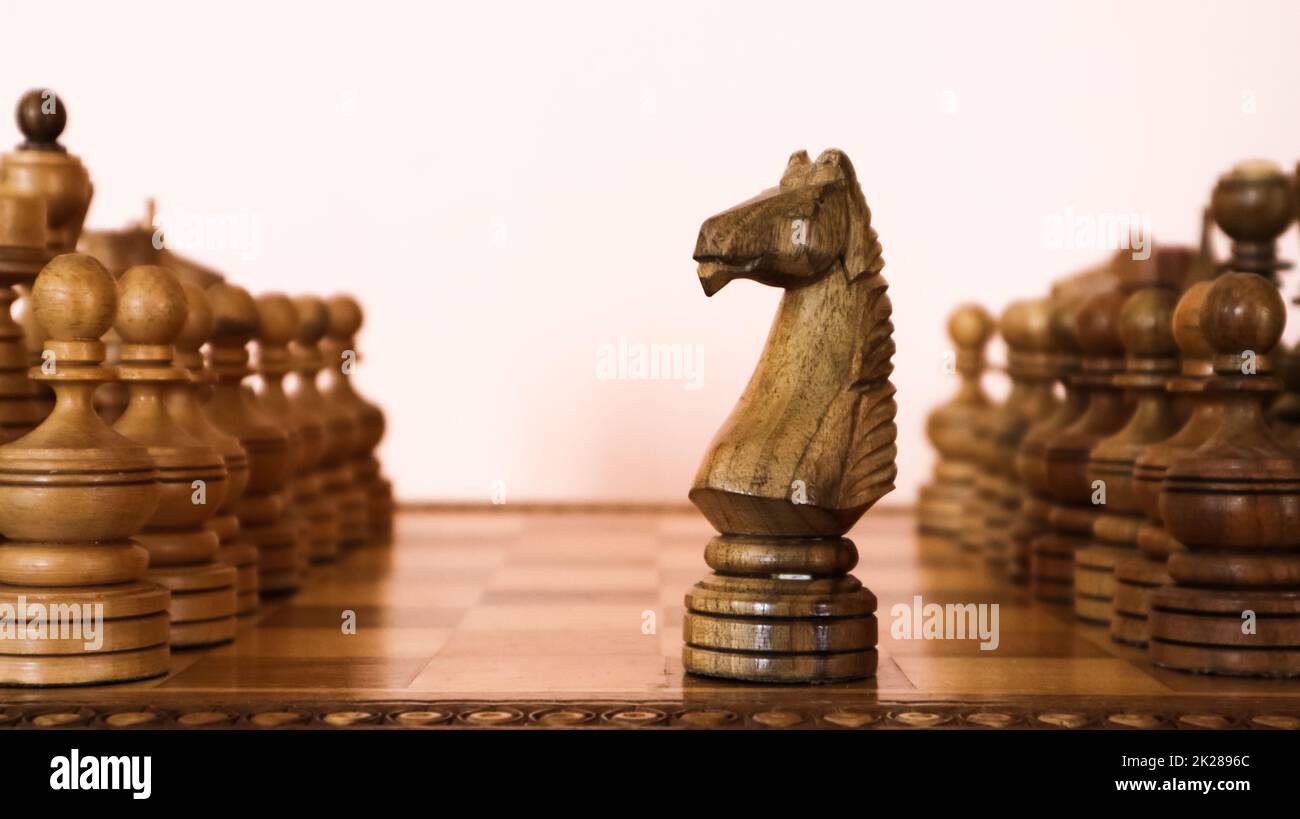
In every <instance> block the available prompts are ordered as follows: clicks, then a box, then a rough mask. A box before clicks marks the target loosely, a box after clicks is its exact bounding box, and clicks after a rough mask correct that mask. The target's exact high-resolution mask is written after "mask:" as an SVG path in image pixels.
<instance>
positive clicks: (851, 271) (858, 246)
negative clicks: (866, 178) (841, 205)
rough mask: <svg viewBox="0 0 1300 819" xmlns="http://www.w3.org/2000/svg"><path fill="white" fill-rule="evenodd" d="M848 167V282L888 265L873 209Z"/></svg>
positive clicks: (845, 271)
mask: <svg viewBox="0 0 1300 819" xmlns="http://www.w3.org/2000/svg"><path fill="white" fill-rule="evenodd" d="M852 172H853V169H852V167H851V166H850V168H849V174H850V175H849V177H848V180H847V181H848V185H849V191H848V196H849V235H848V239H847V241H846V242H845V243H844V273H845V275H846V276H848V278H849V281H850V282H853V281H857V280H858V279H859V278H861V277H863V276H871V275H875V274H876V273H879V272H880V271H881V270H882V269H883V268H884V266H885V259H884V257H883V256H882V255H881V248H880V237H879V235H878V234H877V233H876V229H875V228H873V227H872V226H871V208H869V207H867V200H866V197H864V196H863V195H862V188H860V187H858V180H857V179H856V178H855V177H854V176H853V175H852Z"/></svg>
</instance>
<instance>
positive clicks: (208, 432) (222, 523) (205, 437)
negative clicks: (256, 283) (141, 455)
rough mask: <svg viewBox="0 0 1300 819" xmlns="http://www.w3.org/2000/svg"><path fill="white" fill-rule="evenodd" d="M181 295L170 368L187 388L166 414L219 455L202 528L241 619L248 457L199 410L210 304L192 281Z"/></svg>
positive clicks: (206, 386) (245, 591)
mask: <svg viewBox="0 0 1300 819" xmlns="http://www.w3.org/2000/svg"><path fill="white" fill-rule="evenodd" d="M181 288H182V289H183V290H184V291H185V303H186V306H187V308H188V309H187V310H186V312H185V324H184V326H182V327H181V331H180V335H179V336H177V338H176V353H175V356H176V357H175V362H176V366H178V367H183V368H184V369H185V370H186V371H187V372H188V373H189V374H190V381H189V383H188V384H187V385H186V386H187V389H184V390H176V391H173V392H171V393H169V394H168V396H167V412H168V414H169V415H171V417H172V420H174V421H175V422H176V425H177V426H179V427H180V428H181V429H182V430H184V431H185V432H186V433H188V434H189V435H190V436H191V437H193V438H196V439H198V440H200V441H202V442H204V443H205V444H207V445H208V446H209V447H211V449H212V450H213V451H214V452H216V453H217V454H219V455H220V456H221V462H222V464H223V465H224V466H225V469H226V492H225V497H224V498H222V499H221V502H220V503H217V504H216V511H215V513H214V515H213V516H212V517H211V518H210V519H209V520H208V521H207V527H208V529H209V530H210V531H211V532H212V533H213V534H215V535H216V536H217V541H218V544H219V546H218V549H217V554H216V557H217V560H219V561H220V562H221V563H223V564H225V565H227V566H230V567H231V568H233V569H234V570H235V614H236V615H237V616H240V617H247V616H250V615H252V614H254V613H256V612H257V598H258V586H259V584H258V576H257V547H255V546H253V545H252V544H251V543H248V542H247V541H245V540H243V539H242V538H241V537H240V531H239V517H238V515H237V514H236V512H237V509H238V508H239V501H240V499H241V498H243V496H244V490H245V489H246V488H247V486H248V454H247V453H245V452H244V448H243V446H241V445H240V443H239V439H238V438H236V437H234V436H233V435H230V434H228V433H226V432H223V431H222V430H220V429H218V428H217V427H216V425H215V424H213V423H212V421H211V420H209V419H208V411H207V408H206V407H205V406H204V404H205V402H206V401H207V400H208V397H209V396H210V394H211V393H212V382H213V381H214V376H213V374H212V372H211V371H210V370H209V369H208V368H207V367H206V366H205V365H204V361H203V354H202V353H201V352H200V349H201V348H202V347H203V345H204V344H206V343H207V341H208V339H209V338H211V337H212V330H213V317H212V306H211V305H210V304H209V303H208V294H207V293H206V292H204V290H203V288H201V287H199V286H198V285H197V284H194V283H193V282H182V283H181Z"/></svg>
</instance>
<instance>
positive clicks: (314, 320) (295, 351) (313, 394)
mask: <svg viewBox="0 0 1300 819" xmlns="http://www.w3.org/2000/svg"><path fill="white" fill-rule="evenodd" d="M293 307H294V311H295V312H296V313H297V315H298V334H297V336H296V337H295V338H294V339H293V341H292V342H291V343H290V345H289V364H290V373H289V391H288V400H289V403H290V404H291V405H292V407H293V411H294V413H295V415H296V417H297V418H298V419H299V424H300V426H299V433H300V434H301V435H302V438H303V451H304V462H303V469H302V470H300V475H299V480H301V481H302V484H301V486H300V487H299V489H300V492H301V493H303V495H302V496H300V499H301V501H302V503H303V514H304V515H305V516H306V519H307V557H308V559H309V560H310V561H311V562H312V563H332V562H334V561H335V560H337V559H338V554H339V516H338V510H337V509H336V508H335V504H334V502H333V500H334V497H335V495H334V492H335V491H336V490H335V484H336V483H338V474H337V473H338V470H337V468H336V467H334V466H332V465H333V464H336V463H341V462H342V460H343V457H344V456H345V455H346V454H347V453H348V451H349V446H350V441H351V438H350V437H349V438H343V439H339V438H338V437H337V436H333V435H330V434H329V430H330V427H329V421H330V418H329V416H328V415H327V414H326V411H325V408H324V407H325V399H324V397H323V396H322V395H321V394H320V391H319V390H318V389H317V387H316V377H317V375H318V374H319V373H320V371H321V369H322V368H323V367H324V366H325V363H324V357H323V356H322V355H321V352H320V340H321V339H322V338H324V337H325V331H326V329H328V327H329V310H328V309H327V308H326V307H325V302H323V301H321V300H320V299H318V298H316V297H315V296H302V297H300V298H297V299H295V300H294V301H293ZM346 484H347V481H346V476H344V480H343V481H342V486H343V490H342V491H346Z"/></svg>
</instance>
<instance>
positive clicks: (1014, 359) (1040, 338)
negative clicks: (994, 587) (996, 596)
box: [977, 299, 1057, 576]
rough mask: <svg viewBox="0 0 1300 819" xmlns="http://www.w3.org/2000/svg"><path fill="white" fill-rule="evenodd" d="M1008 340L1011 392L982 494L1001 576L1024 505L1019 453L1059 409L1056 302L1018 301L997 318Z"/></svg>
mask: <svg viewBox="0 0 1300 819" xmlns="http://www.w3.org/2000/svg"><path fill="white" fill-rule="evenodd" d="M998 326H999V327H1000V328H1001V331H1002V337H1003V339H1005V341H1006V343H1007V374H1008V375H1009V376H1010V377H1011V392H1010V393H1009V394H1008V395H1007V398H1006V400H1005V401H1004V402H1003V403H1002V406H1000V407H999V408H998V409H997V411H996V412H994V413H993V414H992V415H991V417H990V420H989V423H988V425H987V429H986V433H987V449H986V453H987V454H986V460H985V462H984V465H983V466H984V471H983V475H982V478H983V481H982V483H981V482H977V486H983V487H987V488H986V489H985V490H984V491H983V492H979V493H977V494H980V495H981V496H982V497H981V500H982V503H981V504H980V506H979V508H980V510H981V511H982V513H983V515H984V520H983V527H982V528H983V531H984V561H985V563H986V564H987V565H988V567H989V569H990V570H991V571H992V572H993V573H994V574H995V575H998V576H1009V575H1010V573H1011V569H1012V562H1013V557H1012V526H1013V524H1014V522H1015V517H1016V512H1017V510H1018V509H1019V507H1020V494H1021V487H1020V481H1019V477H1018V475H1017V473H1016V454H1017V451H1018V450H1019V448H1020V442H1021V440H1022V439H1023V438H1024V436H1025V434H1026V432H1027V431H1028V430H1029V427H1030V425H1031V424H1032V423H1034V422H1035V421H1036V420H1038V419H1042V418H1046V417H1048V416H1050V415H1051V414H1052V413H1053V412H1055V410H1056V409H1057V401H1056V396H1055V394H1054V393H1053V386H1054V384H1055V381H1056V370H1055V366H1054V362H1053V360H1052V355H1051V306H1050V304H1049V302H1048V301H1047V299H1036V300H1032V301H1018V302H1015V303H1014V304H1012V305H1011V306H1009V307H1008V308H1007V309H1006V310H1004V311H1003V312H1002V316H1001V318H1000V319H999V321H998Z"/></svg>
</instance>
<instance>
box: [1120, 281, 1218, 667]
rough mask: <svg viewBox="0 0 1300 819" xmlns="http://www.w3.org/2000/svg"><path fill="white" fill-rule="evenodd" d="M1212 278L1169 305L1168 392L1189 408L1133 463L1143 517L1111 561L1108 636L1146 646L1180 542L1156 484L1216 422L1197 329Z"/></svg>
mask: <svg viewBox="0 0 1300 819" xmlns="http://www.w3.org/2000/svg"><path fill="white" fill-rule="evenodd" d="M1211 284H1212V281H1209V280H1202V281H1198V282H1196V283H1195V284H1193V285H1192V286H1191V287H1189V288H1188V289H1187V290H1186V292H1184V293H1183V295H1182V297H1181V298H1180V299H1179V300H1178V304H1177V306H1176V307H1175V308H1174V313H1173V318H1172V325H1173V328H1172V329H1173V334H1174V341H1175V343H1177V345H1178V350H1179V352H1180V354H1181V356H1182V362H1181V365H1180V367H1179V374H1178V376H1177V377H1175V378H1172V379H1170V381H1169V382H1168V387H1167V389H1168V390H1169V393H1170V395H1171V396H1177V395H1182V396H1185V397H1186V400H1187V401H1188V403H1189V407H1190V410H1191V414H1190V415H1189V416H1188V418H1187V420H1186V421H1185V422H1184V423H1183V425H1182V426H1181V427H1180V428H1179V430H1178V432H1176V433H1175V434H1174V435H1173V436H1172V437H1170V438H1167V439H1165V440H1164V441H1161V442H1159V443H1156V444H1152V445H1151V446H1148V447H1147V448H1146V449H1145V450H1144V451H1143V452H1142V454H1141V455H1139V456H1138V458H1137V460H1136V461H1134V463H1133V495H1134V497H1135V498H1136V500H1137V505H1138V506H1139V508H1141V509H1142V512H1143V514H1144V516H1145V520H1144V521H1143V522H1142V523H1141V525H1140V526H1139V527H1138V530H1137V535H1136V545H1137V549H1138V553H1137V554H1132V555H1128V556H1125V557H1123V558H1121V559H1119V560H1118V561H1116V563H1115V598H1114V612H1113V614H1112V616H1111V621H1110V637H1111V639H1112V640H1115V641H1116V642H1120V643H1128V644H1129V645H1136V646H1146V644H1147V618H1148V615H1149V613H1150V611H1151V590H1152V589H1155V588H1159V587H1161V586H1167V585H1169V584H1170V583H1172V582H1173V580H1172V579H1171V578H1170V577H1169V573H1168V572H1167V571H1166V570H1165V562H1166V560H1167V559H1168V557H1169V555H1171V554H1173V553H1174V552H1175V551H1178V550H1180V549H1182V548H1183V545H1182V544H1181V543H1179V542H1178V541H1176V540H1174V539H1173V538H1172V537H1171V536H1170V535H1169V533H1168V532H1167V531H1165V528H1164V515H1163V514H1162V512H1161V509H1160V487H1161V484H1162V483H1163V482H1164V478H1165V473H1166V471H1167V470H1168V469H1169V464H1170V463H1171V462H1172V461H1173V460H1175V459H1177V458H1180V457H1183V456H1185V455H1188V454H1190V453H1192V452H1193V451H1195V450H1196V448H1197V447H1199V446H1200V445H1201V444H1203V443H1205V441H1206V440H1207V439H1208V438H1209V437H1210V434H1211V433H1212V432H1213V431H1214V430H1215V429H1216V428H1217V427H1218V423H1219V414H1220V408H1221V405H1220V402H1219V401H1218V400H1217V399H1214V398H1213V396H1212V395H1211V396H1210V397H1209V400H1207V394H1206V392H1205V380H1206V377H1207V376H1209V375H1210V374H1212V373H1213V369H1212V368H1211V366H1210V358H1211V355H1212V354H1213V351H1212V350H1211V349H1210V345H1209V343H1208V342H1207V341H1206V340H1205V334H1204V333H1203V332H1202V331H1201V312H1202V309H1203V307H1204V304H1205V296H1206V295H1207V294H1208V293H1209V291H1210V285H1211Z"/></svg>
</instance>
